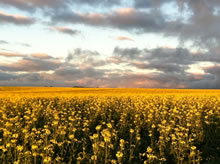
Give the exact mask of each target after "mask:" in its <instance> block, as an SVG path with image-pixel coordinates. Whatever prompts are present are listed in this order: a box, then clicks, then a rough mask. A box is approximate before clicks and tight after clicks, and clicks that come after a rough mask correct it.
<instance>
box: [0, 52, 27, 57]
mask: <svg viewBox="0 0 220 164" xmlns="http://www.w3.org/2000/svg"><path fill="white" fill-rule="evenodd" d="M0 56H4V57H25V56H26V55H24V54H19V53H11V52H0Z"/></svg>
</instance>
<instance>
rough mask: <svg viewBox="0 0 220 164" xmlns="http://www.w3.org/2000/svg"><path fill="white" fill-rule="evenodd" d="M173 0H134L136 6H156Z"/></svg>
mask: <svg viewBox="0 0 220 164" xmlns="http://www.w3.org/2000/svg"><path fill="white" fill-rule="evenodd" d="M171 1H173V0H133V2H134V6H135V7H136V8H155V7H160V6H162V5H163V4H164V3H167V2H171Z"/></svg>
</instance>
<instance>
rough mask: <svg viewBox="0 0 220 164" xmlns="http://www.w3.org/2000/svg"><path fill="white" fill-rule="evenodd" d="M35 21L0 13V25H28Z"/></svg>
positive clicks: (21, 16)
mask: <svg viewBox="0 0 220 164" xmlns="http://www.w3.org/2000/svg"><path fill="white" fill-rule="evenodd" d="M34 22H35V20H34V19H33V18H29V17H26V16H23V15H15V14H7V13H4V12H2V11H0V24H8V23H9V24H15V25H30V24H33V23H34Z"/></svg>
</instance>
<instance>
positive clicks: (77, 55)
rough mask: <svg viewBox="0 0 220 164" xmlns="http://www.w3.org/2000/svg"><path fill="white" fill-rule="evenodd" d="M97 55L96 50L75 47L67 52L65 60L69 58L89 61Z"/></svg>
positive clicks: (69, 59) (68, 60)
mask: <svg viewBox="0 0 220 164" xmlns="http://www.w3.org/2000/svg"><path fill="white" fill-rule="evenodd" d="M99 55H100V54H99V53H98V52H97V51H90V50H82V49H81V48H77V49H75V50H74V51H73V52H69V54H68V55H67V57H66V59H65V61H66V62H67V63H68V62H70V61H71V60H74V61H76V62H78V61H80V62H82V61H84V62H91V61H93V60H94V57H97V56H99Z"/></svg>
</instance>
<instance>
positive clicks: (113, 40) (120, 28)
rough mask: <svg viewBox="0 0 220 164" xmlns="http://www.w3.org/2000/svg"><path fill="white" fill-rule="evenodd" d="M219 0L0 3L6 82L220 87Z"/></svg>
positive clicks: (0, 77) (2, 80) (0, 79)
mask: <svg viewBox="0 0 220 164" xmlns="http://www.w3.org/2000/svg"><path fill="white" fill-rule="evenodd" d="M219 29H220V1H219V0H31V1H30V0H0V85H2V86H66V87H71V86H85V87H123V88H125V87H128V88H130V87H134V88H140V87H144V88H220V30H219Z"/></svg>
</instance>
